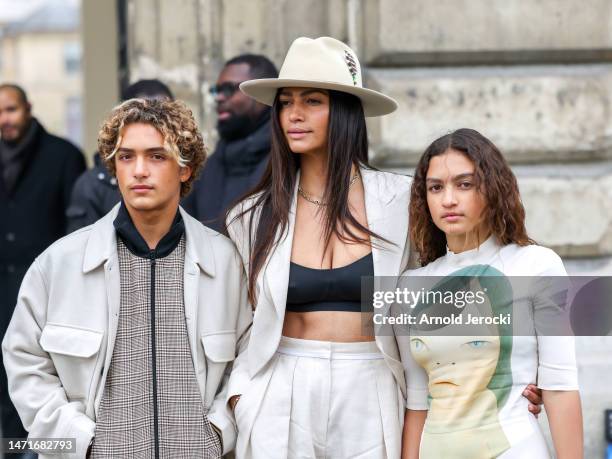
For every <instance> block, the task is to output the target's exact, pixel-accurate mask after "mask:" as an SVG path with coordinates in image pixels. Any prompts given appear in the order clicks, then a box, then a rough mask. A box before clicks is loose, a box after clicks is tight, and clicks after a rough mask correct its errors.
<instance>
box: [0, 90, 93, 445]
mask: <svg viewBox="0 0 612 459" xmlns="http://www.w3.org/2000/svg"><path fill="white" fill-rule="evenodd" d="M84 169H85V160H84V158H83V155H82V153H81V152H80V151H79V149H78V148H77V147H75V146H74V145H73V144H71V143H70V142H68V141H67V140H64V139H62V138H60V137H57V136H54V135H52V134H49V133H48V132H47V131H46V130H45V128H44V127H43V126H42V125H41V123H40V122H39V121H38V120H37V119H36V118H35V117H33V116H32V105H31V104H30V102H29V101H28V97H27V95H26V93H25V91H24V90H23V89H22V88H21V87H19V86H17V85H14V84H1V85H0V215H1V216H2V218H0V292H1V294H0V339H2V338H3V337H4V334H5V332H6V328H7V326H8V323H9V321H10V319H11V316H12V315H13V309H14V308H15V304H16V301H17V292H18V290H19V285H20V284H21V280H22V279H23V276H24V275H25V273H26V270H27V269H28V267H29V266H30V265H31V264H32V262H33V261H34V258H35V257H36V256H37V255H38V254H40V253H41V252H42V251H43V250H45V249H46V248H47V247H48V246H49V245H51V243H53V242H54V241H55V240H56V239H59V238H60V237H61V236H63V235H64V234H66V223H67V222H66V216H65V213H66V207H67V206H68V202H69V199H70V192H71V191H72V186H73V184H74V182H75V180H76V179H77V177H78V176H79V175H80V174H81V173H82V172H83V170H84ZM6 388H7V381H6V373H5V370H4V365H3V364H2V363H0V416H1V422H0V425H1V426H2V433H3V436H4V437H7V438H25V437H26V436H27V434H26V432H25V430H24V429H23V426H22V424H21V421H20V420H19V416H18V415H17V412H16V411H15V409H14V407H13V405H12V403H11V401H10V398H9V395H8V392H7V389H6Z"/></svg>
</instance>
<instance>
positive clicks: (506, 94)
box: [120, 0, 612, 458]
mask: <svg viewBox="0 0 612 459" xmlns="http://www.w3.org/2000/svg"><path fill="white" fill-rule="evenodd" d="M120 3H123V4H124V7H125V13H126V14H125V17H126V30H127V31H128V33H127V36H126V40H127V44H126V48H127V71H128V72H129V80H130V81H133V80H136V79H138V78H144V77H157V78H161V79H162V80H164V81H166V82H168V83H169V84H170V85H171V87H172V89H173V90H174V91H175V92H176V94H177V96H178V97H179V98H182V99H184V100H186V101H187V102H188V103H189V104H190V105H191V107H192V108H193V110H194V112H195V113H196V115H197V116H198V118H199V120H200V123H201V125H202V126H203V128H204V129H205V131H206V133H207V139H208V141H209V143H210V144H213V143H214V142H215V140H216V139H215V135H214V129H213V127H214V124H215V118H214V117H215V114H214V106H213V104H212V102H213V101H212V100H211V98H210V96H208V88H209V87H210V85H211V84H213V83H214V81H215V79H216V76H217V74H218V72H219V70H220V68H221V66H222V64H223V62H224V61H225V60H226V59H228V58H230V57H232V56H234V55H236V54H239V53H244V52H254V53H263V54H266V55H267V56H269V57H270V58H271V59H272V60H273V61H274V62H276V63H277V64H278V65H280V64H281V63H282V59H283V56H284V54H285V52H286V50H287V48H288V46H289V44H290V43H291V41H292V40H293V39H295V38H296V37H299V36H310V37H317V36H321V35H328V36H332V37H335V38H338V39H340V40H343V41H345V42H347V43H348V44H349V45H350V46H351V47H353V48H354V49H355V50H356V51H357V54H358V56H359V57H360V60H361V65H362V68H364V74H365V83H366V85H367V86H368V87H371V88H373V89H378V90H381V91H382V92H384V93H386V94H388V95H390V96H392V97H394V98H396V99H397V100H398V101H399V104H400V108H399V110H398V111H397V112H396V113H394V114H392V115H390V116H387V117H383V118H380V119H373V120H369V121H368V122H369V129H370V136H371V149H372V159H373V162H374V164H375V165H377V166H378V167H381V168H388V169H394V170H400V171H404V172H407V173H410V172H411V170H412V168H413V167H414V164H415V162H416V160H417V158H418V157H419V155H420V154H421V153H422V152H423V150H424V149H425V147H426V146H427V145H428V144H429V143H430V142H431V141H432V140H433V139H435V138H436V137H438V136H440V135H443V134H445V133H447V132H450V131H452V130H454V129H457V128H460V127H471V128H474V129H477V130H478V131H480V132H482V133H483V134H485V135H486V136H487V137H489V138H490V139H492V140H493V141H494V142H495V143H496V144H497V145H498V146H499V147H500V149H501V150H502V152H503V153H504V154H505V155H506V157H507V158H508V159H509V161H510V163H511V164H512V166H513V168H514V170H515V171H516V174H517V176H518V177H519V182H520V187H521V192H522V196H523V200H524V203H525V207H526V209H527V223H528V229H529V231H530V233H531V235H532V237H533V238H534V239H536V240H537V241H538V242H539V243H541V244H543V245H545V246H549V247H551V248H553V249H554V250H556V251H557V252H558V253H559V254H560V255H562V256H563V257H564V259H565V261H566V263H567V266H568V269H569V271H570V272H571V273H574V274H601V275H606V274H610V273H612V199H611V198H612V161H611V157H612V119H611V118H612V64H611V63H612V2H610V1H609V0H587V1H586V2H584V1H577V0H437V1H435V2H432V1H429V0H249V1H243V0H173V1H169V0H125V1H124V2H120ZM605 300H606V301H608V302H609V301H610V300H609V299H605ZM610 339H611V338H605V337H601V338H581V339H579V341H578V352H579V359H580V376H581V382H582V388H583V390H582V393H583V403H584V408H585V426H586V451H585V457H587V458H596V457H603V450H604V437H603V422H602V421H603V410H604V409H605V408H612V390H610V388H609V384H607V383H606V382H605V381H608V382H609V381H610V380H612V361H611V358H610V355H611V353H610V349H612V341H610ZM543 417H544V416H543ZM542 422H545V419H543V420H542Z"/></svg>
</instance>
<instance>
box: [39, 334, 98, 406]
mask: <svg viewBox="0 0 612 459" xmlns="http://www.w3.org/2000/svg"><path fill="white" fill-rule="evenodd" d="M103 337H104V332H102V331H96V330H89V329H85V328H80V327H75V326H73V325H62V324H54V323H47V324H46V325H45V327H44V328H43V331H42V334H41V337H40V347H42V348H43V349H44V350H45V351H46V352H48V353H49V355H50V356H51V360H52V361H53V364H54V365H55V369H56V371H57V376H58V378H59V379H60V382H61V383H62V386H63V387H64V390H65V391H66V395H67V396H68V398H69V399H76V398H85V397H86V395H87V393H88V391H89V387H90V385H91V381H92V377H93V374H94V370H95V366H96V362H97V358H98V353H99V350H100V344H101V343H102V338H103Z"/></svg>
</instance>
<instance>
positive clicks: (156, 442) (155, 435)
mask: <svg viewBox="0 0 612 459" xmlns="http://www.w3.org/2000/svg"><path fill="white" fill-rule="evenodd" d="M149 258H150V260H151V359H152V363H153V366H152V376H153V429H154V430H153V438H154V445H155V459H159V413H158V411H157V352H156V350H155V250H151V251H150V252H149Z"/></svg>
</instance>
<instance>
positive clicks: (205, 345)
mask: <svg viewBox="0 0 612 459" xmlns="http://www.w3.org/2000/svg"><path fill="white" fill-rule="evenodd" d="M118 208H119V206H118V205H117V206H116V207H115V208H114V209H113V210H111V211H110V212H109V213H108V214H107V215H106V216H105V217H103V218H102V219H100V220H98V221H97V222H96V223H94V224H93V225H91V226H88V227H86V228H83V229H82V230H79V231H76V232H74V233H72V234H70V235H68V236H66V237H64V238H62V239H60V240H59V241H57V242H56V243H54V244H53V245H52V246H51V247H49V248H48V249H47V250H45V252H43V253H42V254H41V255H40V256H39V257H38V258H36V260H35V261H34V263H33V264H32V266H31V267H30V269H29V270H28V272H27V274H26V276H25V278H24V280H23V283H22V284H21V289H20V291H19V297H18V300H17V306H16V308H15V312H14V314H13V318H12V320H11V323H10V325H9V327H8V330H7V332H6V335H5V337H4V341H3V343H2V350H3V354H4V365H5V367H6V373H7V375H8V382H9V392H10V395H11V398H12V400H13V402H14V404H15V407H16V408H17V411H18V412H19V416H20V417H21V420H22V421H23V423H24V425H25V427H26V429H27V430H28V431H29V434H30V436H31V437H50V438H60V437H69V438H76V443H77V445H76V455H69V456H68V457H81V458H83V457H85V451H86V449H87V446H88V445H89V441H90V439H91V438H92V436H93V435H94V430H95V422H96V415H97V412H98V407H99V404H100V400H101V397H102V394H103V392H104V383H105V381H106V376H107V373H108V368H109V367H110V363H111V358H112V355H113V348H114V345H115V337H116V334H117V325H118V319H119V306H120V279H119V264H118V258H117V238H116V232H115V228H114V227H113V220H114V219H115V217H116V215H117V210H118ZM180 212H181V215H182V217H183V221H184V223H185V242H186V249H185V265H184V302H185V320H186V323H187V334H188V337H189V345H190V348H191V349H190V350H191V356H192V358H193V365H194V369H195V374H196V378H197V381H198V386H199V389H200V394H201V397H202V402H203V404H204V406H205V408H206V409H207V410H208V417H209V419H210V421H211V423H213V424H214V425H215V426H216V427H217V428H218V429H219V431H220V432H221V436H222V439H223V450H224V453H225V452H227V451H229V450H231V449H233V447H234V444H235V441H236V431H235V426H234V420H233V416H232V414H231V413H230V411H229V409H228V407H227V404H226V402H225V400H226V397H225V393H224V391H225V389H226V387H224V385H225V384H224V383H225V382H226V380H227V378H226V370H227V367H228V365H230V363H231V361H232V360H234V357H235V355H236V353H237V349H236V348H237V346H238V347H240V346H242V345H243V344H246V340H247V336H248V328H249V326H250V324H251V320H252V311H251V307H250V306H249V304H248V303H247V300H246V288H245V284H244V276H243V275H242V266H241V263H240V259H239V257H238V255H237V253H236V250H235V248H234V246H233V244H232V243H231V242H230V241H229V240H228V239H227V238H226V237H224V236H222V235H221V234H219V233H217V232H215V231H213V230H211V229H208V228H205V227H204V226H203V225H202V224H201V223H200V222H198V221H197V220H195V219H193V218H192V217H190V216H189V215H188V214H187V213H185V212H184V211H183V209H181V210H180ZM40 457H41V458H42V457H45V456H44V455H41V456H40ZM49 457H64V456H63V455H62V456H49Z"/></svg>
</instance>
